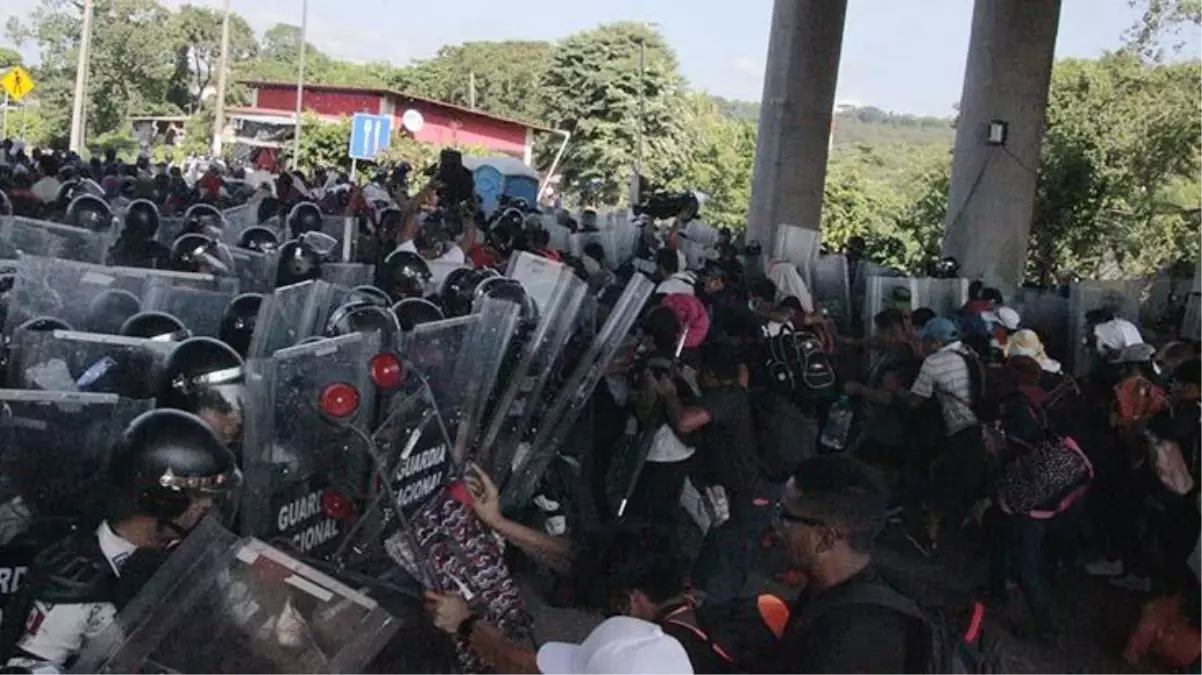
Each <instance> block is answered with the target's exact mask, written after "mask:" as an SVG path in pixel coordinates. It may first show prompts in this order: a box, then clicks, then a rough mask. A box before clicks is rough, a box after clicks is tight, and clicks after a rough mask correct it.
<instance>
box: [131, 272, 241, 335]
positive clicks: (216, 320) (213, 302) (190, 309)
mask: <svg viewBox="0 0 1202 675" xmlns="http://www.w3.org/2000/svg"><path fill="white" fill-rule="evenodd" d="M235 297H237V294H236V293H224V292H221V291H209V290H201V289H196V288H180V287H177V286H170V285H167V284H166V283H163V282H162V281H161V280H157V279H156V280H155V282H154V283H152V284H151V285H150V287H149V288H148V289H147V292H146V299H145V300H143V302H142V307H143V309H145V310H148V311H157V312H166V313H167V314H171V315H173V316H175V318H177V319H179V320H180V321H182V322H183V324H184V327H185V328H187V329H188V330H189V331H191V332H192V335H194V336H197V335H199V336H204V337H213V338H215V337H219V336H220V333H221V318H222V317H223V316H225V310H226V308H227V307H229V306H230V303H231V302H233V300H234V298H235Z"/></svg>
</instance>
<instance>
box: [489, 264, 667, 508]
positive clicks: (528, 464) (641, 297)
mask: <svg viewBox="0 0 1202 675" xmlns="http://www.w3.org/2000/svg"><path fill="white" fill-rule="evenodd" d="M654 290H655V284H654V283H652V282H651V280H650V279H648V278H647V277H645V276H643V275H642V274H638V273H636V274H635V275H634V276H633V277H631V279H630V281H629V282H627V284H626V288H625V289H623V291H622V295H621V296H620V297H619V298H618V301H617V303H616V304H615V305H614V307H613V310H612V311H611V312H610V314H609V317H608V318H607V319H606V320H605V325H604V326H602V327H601V330H600V331H599V332H598V333H597V335H596V337H595V338H594V339H593V342H592V345H590V346H589V348H588V351H587V352H585V354H584V356H583V357H582V358H581V359H580V361H579V362H578V363H577V364H576V367H575V369H574V370H573V371H572V373H571V375H569V376H568V378H567V380H566V382H565V383H564V386H563V388H562V390H561V391H560V394H559V395H558V396H557V397H556V398H555V402H554V404H553V405H552V406H551V408H550V410H548V411H547V412H546V414H545V415H544V416H543V417H542V419H541V421H540V422H539V424H538V426H537V429H536V431H535V435H534V439H533V440H532V441H531V442H530V445H529V451H528V452H525V453H522V454H523V455H524V456H519V457H517V458H515V461H514V470H513V474H512V475H511V476H510V477H509V480H508V481H507V482H506V483H505V486H504V490H503V492H502V494H501V503H502V505H503V507H505V508H510V509H512V508H517V507H521V506H523V505H525V504H526V503H528V502H529V500H530V498H531V497H533V495H534V493H535V490H537V489H538V485H539V481H540V480H541V479H542V475H543V472H544V471H546V469H547V466H548V465H549V464H550V463H551V460H552V459H553V458H554V457H555V455H556V453H558V452H559V451H560V449H561V447H562V446H563V444H564V442H565V441H566V440H567V438H568V434H569V433H570V432H571V430H572V428H573V427H574V426H575V425H576V421H577V419H579V417H580V414H581V412H583V411H584V409H585V407H586V406H587V404H588V400H589V398H590V397H591V396H592V395H593V390H594V389H596V387H597V383H598V382H600V381H601V377H602V375H603V374H604V373H605V369H606V368H608V367H609V365H610V363H611V362H612V361H613V358H614V355H615V354H616V353H617V352H618V349H619V348H621V346H622V344H623V342H624V341H625V340H626V336H627V335H628V334H629V333H630V330H631V328H633V327H634V324H635V322H636V321H637V320H638V317H639V313H640V312H642V310H643V306H644V305H645V304H646V303H647V299H648V298H650V297H651V294H652V292H654Z"/></svg>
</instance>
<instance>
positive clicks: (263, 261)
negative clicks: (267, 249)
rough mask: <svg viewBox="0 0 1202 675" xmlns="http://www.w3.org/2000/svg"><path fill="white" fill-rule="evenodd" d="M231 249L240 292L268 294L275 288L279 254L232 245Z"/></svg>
mask: <svg viewBox="0 0 1202 675" xmlns="http://www.w3.org/2000/svg"><path fill="white" fill-rule="evenodd" d="M229 251H230V257H232V258H233V259H234V276H235V277H236V278H237V279H238V291H239V292H241V293H262V294H264V295H267V294H269V293H271V292H272V291H273V290H275V278H276V272H277V270H278V267H279V256H278V255H277V254H275V253H259V252H258V251H250V250H247V249H244V248H235V247H232V246H231V247H230V249H229Z"/></svg>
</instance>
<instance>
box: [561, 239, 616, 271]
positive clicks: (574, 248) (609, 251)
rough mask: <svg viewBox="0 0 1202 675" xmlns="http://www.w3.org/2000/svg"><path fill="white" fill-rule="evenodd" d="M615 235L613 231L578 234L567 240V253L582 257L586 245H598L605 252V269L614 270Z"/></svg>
mask: <svg viewBox="0 0 1202 675" xmlns="http://www.w3.org/2000/svg"><path fill="white" fill-rule="evenodd" d="M617 241H618V239H617V234H616V233H615V232H614V231H613V230H601V231H599V232H578V233H576V234H573V235H571V236H570V237H569V238H568V253H571V254H572V255H574V256H576V257H577V258H579V257H581V256H583V255H584V247H585V245H587V244H590V243H595V244H600V245H601V248H602V249H603V250H604V251H605V267H606V268H607V269H610V270H612V269H615V268H616V267H617V265H615V264H614V262H613V261H614V260H616V257H615V252H616V250H617Z"/></svg>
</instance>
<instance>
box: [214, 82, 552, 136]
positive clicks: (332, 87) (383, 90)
mask: <svg viewBox="0 0 1202 675" xmlns="http://www.w3.org/2000/svg"><path fill="white" fill-rule="evenodd" d="M238 82H239V83H240V84H244V85H246V86H248V87H289V88H295V87H296V83H295V82H272V81H269V80H239V81H238ZM305 89H318V90H322V91H354V92H361V93H365V94H378V95H381V96H395V97H397V98H405V99H409V100H411V101H420V102H422V103H429V104H430V105H436V106H438V107H440V108H449V109H451V110H458V111H459V112H462V113H466V114H468V115H476V116H477V117H487V118H489V119H494V120H497V121H499V122H505V123H507V124H516V125H518V126H521V127H527V128H530V129H534V130H535V131H555V129H552V128H550V127H547V126H543V125H541V124H535V123H533V122H526V121H523V120H518V119H514V118H512V117H505V116H503V115H495V114H493V113H490V112H485V111H483V110H475V109H472V108H468V107H465V106H461V105H456V104H454V103H447V102H446V101H439V100H437V99H433V98H426V97H425V96H418V95H416V94H409V93H406V92H403V91H397V90H395V89H388V88H387V87H359V86H351V85H345V84H319V83H313V84H310V83H308V82H306V83H305Z"/></svg>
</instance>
